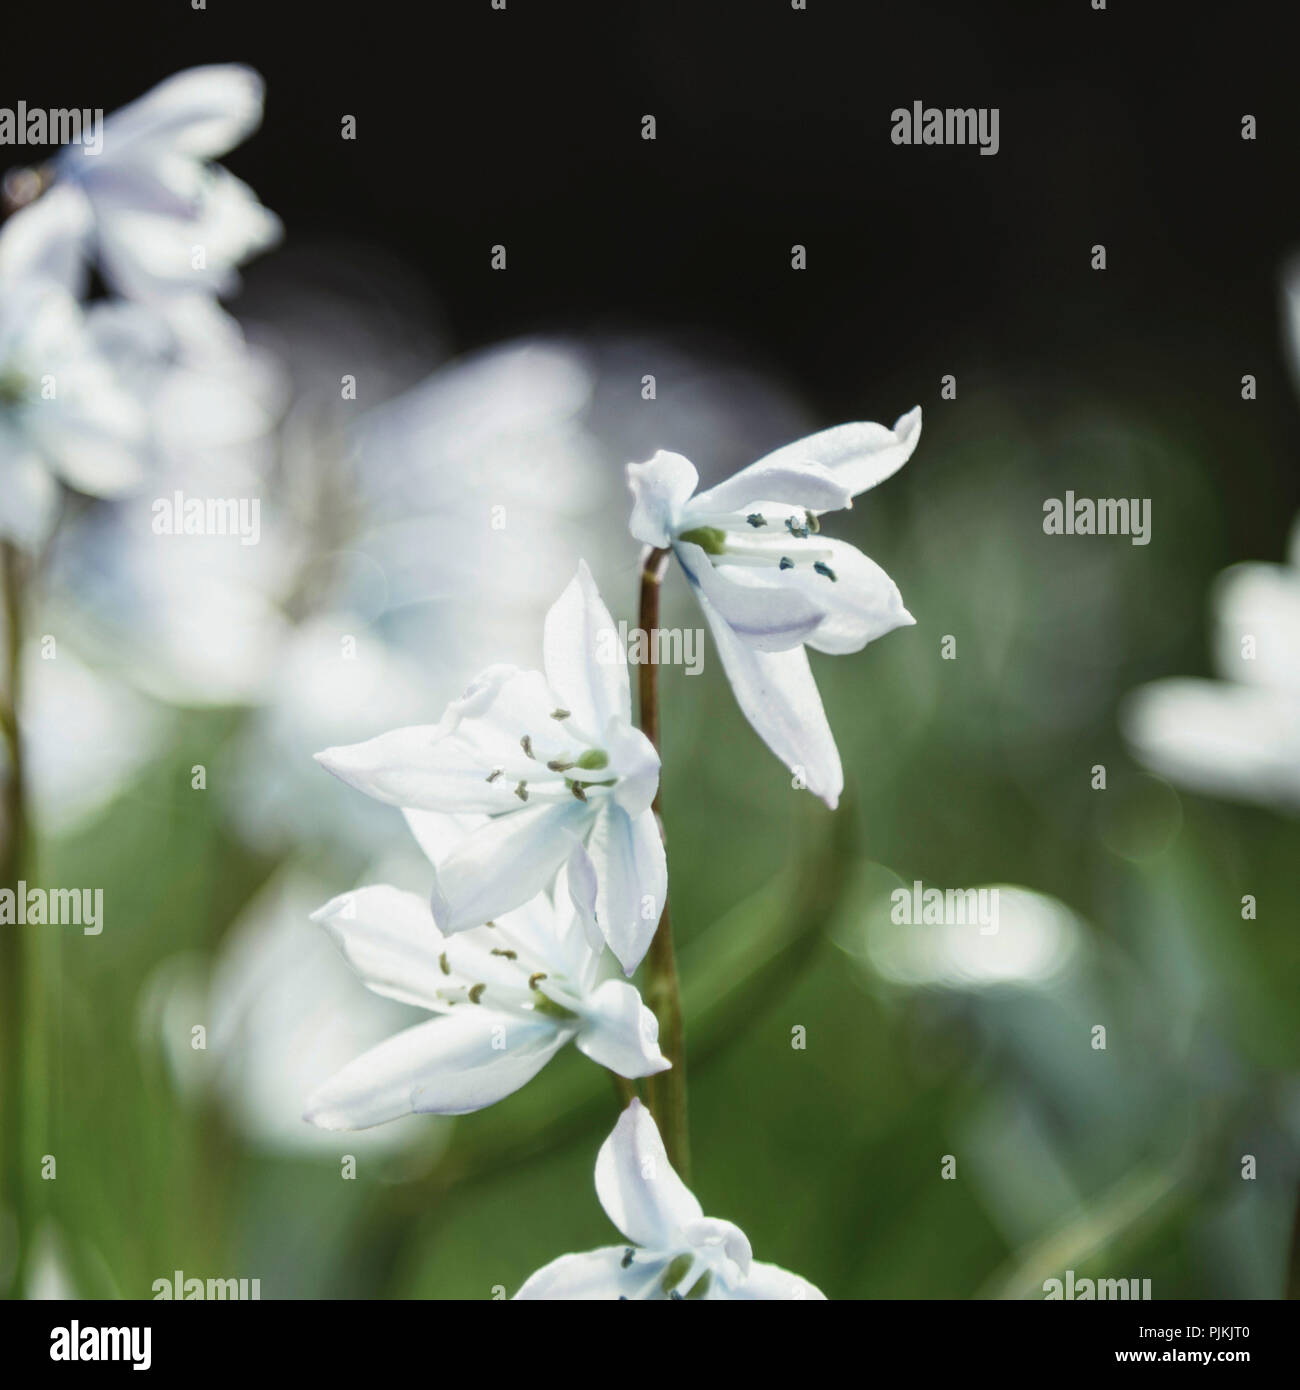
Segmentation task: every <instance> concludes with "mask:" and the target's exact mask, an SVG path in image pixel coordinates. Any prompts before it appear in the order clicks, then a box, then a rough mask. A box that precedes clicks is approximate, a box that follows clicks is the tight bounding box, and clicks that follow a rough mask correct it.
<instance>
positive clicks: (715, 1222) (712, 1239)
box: [682, 1216, 754, 1283]
mask: <svg viewBox="0 0 1300 1390" xmlns="http://www.w3.org/2000/svg"><path fill="white" fill-rule="evenodd" d="M682 1234H683V1235H684V1236H685V1237H686V1242H687V1244H688V1245H690V1247H691V1248H692V1249H694V1250H701V1251H704V1252H706V1253H705V1261H706V1263H708V1264H709V1265H710V1266H711V1267H713V1268H714V1269H721V1270H722V1271H723V1272H724V1278H725V1279H726V1280H727V1282H728V1283H731V1282H736V1281H739V1280H741V1279H744V1277H745V1276H746V1275H747V1274H748V1273H749V1267H750V1264H751V1263H752V1261H753V1258H754V1252H753V1250H752V1249H751V1248H750V1244H749V1237H748V1236H747V1235H746V1234H745V1233H744V1231H742V1230H741V1229H740V1227H739V1226H737V1225H736V1224H735V1223H734V1222H731V1221H721V1220H719V1219H718V1218H717V1217H716V1216H702V1217H701V1218H700V1219H699V1220H698V1221H688V1222H687V1223H686V1225H685V1226H683V1227H682ZM715 1251H718V1252H721V1255H722V1259H721V1260H719V1259H718V1258H717V1255H715V1254H714V1253H713V1252H715Z"/></svg>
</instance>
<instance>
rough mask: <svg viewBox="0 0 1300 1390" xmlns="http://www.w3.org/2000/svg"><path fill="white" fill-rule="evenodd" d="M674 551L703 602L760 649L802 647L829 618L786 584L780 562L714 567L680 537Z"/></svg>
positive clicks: (817, 605)
mask: <svg viewBox="0 0 1300 1390" xmlns="http://www.w3.org/2000/svg"><path fill="white" fill-rule="evenodd" d="M675 549H676V552H677V558H678V560H679V561H680V562H681V566H682V570H683V572H684V573H685V575H686V577H687V579H689V580H690V581H691V583H692V585H694V587H695V589H696V591H697V593H698V594H699V595H700V601H701V603H704V602H706V601H707V603H708V604H710V605H712V607H713V608H714V609H715V610H716V611H717V613H718V614H719V615H720V616H721V617H722V618H723V619H724V620H725V621H726V623H727V625H728V626H729V627H730V628H731V630H732V632H733V633H734V634H735V635H736V637H737V638H738V639H739V640H740V641H743V642H744V643H745V644H746V645H747V646H751V647H753V648H755V649H756V650H757V651H763V652H780V651H787V650H788V649H789V648H791V647H796V646H798V645H799V644H800V643H801V642H803V641H805V640H806V639H807V638H808V637H809V636H810V635H811V634H812V633H814V632H815V631H816V630H817V626H818V624H819V623H820V622H821V621H822V619H823V617H824V616H825V610H824V609H823V608H822V606H821V605H820V604H819V603H814V602H813V601H812V599H810V598H809V597H808V596H807V595H806V594H804V593H802V592H801V591H800V590H799V589H797V588H794V587H793V586H791V585H788V584H786V583H784V582H783V578H784V576H783V575H782V572H781V571H780V570H778V569H776V568H775V566H773V567H772V568H771V569H767V568H763V569H742V568H741V567H739V566H735V565H731V566H728V565H726V564H725V563H724V565H723V566H722V567H721V568H718V569H715V568H714V567H713V564H712V562H711V561H710V560H709V557H708V556H707V555H706V554H705V553H704V551H703V550H702V549H701V548H700V547H699V546H698V545H694V544H692V543H691V542H690V541H678V542H677V545H676V547H675ZM787 573H788V571H787ZM828 582H829V581H828Z"/></svg>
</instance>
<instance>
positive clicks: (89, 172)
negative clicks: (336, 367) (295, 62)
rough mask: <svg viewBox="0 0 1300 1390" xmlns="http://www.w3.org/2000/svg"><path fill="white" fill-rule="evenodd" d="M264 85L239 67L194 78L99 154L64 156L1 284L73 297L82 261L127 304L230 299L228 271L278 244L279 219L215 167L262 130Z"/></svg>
mask: <svg viewBox="0 0 1300 1390" xmlns="http://www.w3.org/2000/svg"><path fill="white" fill-rule="evenodd" d="M262 99H263V84H262V79H261V78H260V77H259V76H258V74H257V73H255V72H254V71H253V70H252V69H251V68H247V67H243V66H242V65H240V64H237V63H223V64H213V65H210V66H207V67H197V68H189V69H187V70H186V71H184V72H179V73H176V74H175V75H174V76H172V77H169V78H167V79H166V80H165V81H163V82H160V83H159V84H158V86H156V87H155V88H153V90H152V91H150V92H147V93H146V94H145V95H144V96H142V97H140V98H139V99H138V100H137V101H134V102H132V103H131V104H130V105H129V106H125V107H123V108H122V110H120V111H117V112H115V113H114V114H113V115H111V116H110V117H109V118H108V119H107V120H106V121H105V122H104V128H103V132H102V148H101V149H100V150H99V151H98V152H91V151H90V150H88V149H86V148H84V147H81V146H69V147H68V148H67V149H65V150H64V151H62V152H61V153H60V154H59V155H58V156H56V158H55V159H54V160H53V162H52V167H51V169H50V170H49V171H44V172H43V177H45V175H46V174H48V175H51V176H52V179H53V182H52V185H51V186H50V187H49V189H48V191H46V192H44V193H42V194H41V195H40V196H38V197H37V198H36V200H35V201H34V202H33V203H31V204H30V205H29V206H27V207H25V208H22V209H21V210H20V211H19V212H17V213H16V214H15V215H14V217H13V218H12V219H11V224H12V226H13V229H14V235H13V238H12V239H11V240H10V242H9V245H8V247H7V248H6V250H7V253H8V254H7V255H0V272H2V273H6V274H11V273H14V272H15V271H18V270H25V271H27V272H29V273H30V272H37V273H41V274H45V275H52V276H55V277H56V278H58V279H60V280H62V281H63V282H64V283H65V284H66V285H67V287H68V288H69V289H71V290H73V291H74V292H79V291H80V289H81V287H82V285H83V283H84V277H85V268H86V264H87V262H88V261H91V260H93V261H96V262H97V263H98V265H99V267H100V270H101V272H102V274H103V276H104V279H105V281H106V282H107V283H108V285H109V286H110V287H111V288H112V289H114V290H116V291H117V292H118V293H119V294H122V295H124V296H126V297H127V298H130V299H138V300H143V301H147V302H150V303H160V302H162V301H166V300H170V299H173V298H174V297H175V296H177V295H185V294H194V293H200V294H215V295H224V294H228V293H230V292H231V291H232V290H233V289H235V288H236V286H237V284H238V276H237V273H236V270H235V267H236V266H238V265H239V264H241V263H242V262H243V261H245V260H247V259H248V258H249V257H250V256H252V255H254V254H256V253H257V252H259V251H263V250H265V249H266V248H267V247H269V246H272V245H274V244H275V242H276V241H278V240H279V238H280V234H281V227H280V222H279V219H278V218H277V217H276V216H275V215H274V213H271V212H269V211H268V210H267V209H266V208H264V207H263V206H262V205H261V203H259V202H258V200H257V196H256V194H254V193H253V191H252V190H251V189H250V188H249V187H248V186H247V185H246V184H244V183H242V182H241V181H240V180H239V179H237V178H235V177H234V175H233V174H231V173H229V172H228V171H227V170H225V169H223V168H222V167H221V165H219V164H216V163H214V162H213V161H215V160H216V159H217V158H218V156H220V155H223V154H225V153H226V152H227V151H228V150H230V149H232V148H233V147H234V146H235V145H237V144H239V143H240V141H242V140H244V139H245V138H246V137H247V136H248V135H249V134H251V132H252V131H254V130H255V129H256V128H257V126H258V125H259V124H260V123H261V119H262Z"/></svg>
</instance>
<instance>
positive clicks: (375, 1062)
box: [304, 1004, 571, 1129]
mask: <svg viewBox="0 0 1300 1390" xmlns="http://www.w3.org/2000/svg"><path fill="white" fill-rule="evenodd" d="M570 1036H571V1033H570V1032H569V1031H567V1030H564V1031H561V1030H557V1029H556V1027H555V1025H554V1024H553V1023H552V1022H551V1021H550V1020H549V1019H542V1020H538V1021H533V1020H521V1019H519V1018H517V1017H515V1016H514V1015H513V1014H505V1013H498V1012H496V1010H494V1009H489V1008H484V1007H482V1006H480V1005H474V1004H466V1005H464V1006H463V1007H462V1008H459V1009H457V1010H456V1012H455V1013H452V1014H448V1015H447V1016H446V1017H443V1018H434V1019H430V1020H429V1021H428V1022H426V1023H418V1024H416V1026H415V1027H414V1028H408V1029H406V1030H405V1032H402V1033H398V1034H397V1035H396V1036H394V1037H391V1038H388V1039H387V1040H386V1041H384V1042H382V1043H380V1044H379V1046H378V1047H372V1048H371V1049H370V1051H369V1052H363V1053H362V1054H361V1056H360V1057H358V1058H357V1059H356V1060H355V1061H352V1062H349V1063H348V1065H347V1066H346V1067H344V1068H343V1070H342V1071H340V1072H337V1073H336V1074H335V1075H334V1076H333V1077H331V1078H330V1080H328V1081H327V1082H325V1084H324V1085H323V1086H321V1087H319V1088H318V1089H317V1090H316V1091H315V1092H314V1094H313V1095H312V1096H311V1098H310V1100H308V1102H307V1110H306V1114H305V1116H304V1118H305V1119H307V1120H309V1121H310V1122H311V1123H312V1124H314V1125H319V1126H320V1128H321V1129H368V1128H370V1126H371V1125H378V1124H383V1123H384V1122H385V1121H386V1120H395V1119H398V1118H399V1117H400V1116H402V1115H410V1114H413V1113H414V1114H419V1115H466V1114H469V1112H470V1111H472V1110H482V1109H483V1107H484V1106H487V1105H492V1104H494V1103H495V1102H496V1101H498V1100H501V1099H502V1098H503V1097H504V1096H508V1095H510V1094H511V1093H512V1092H514V1091H517V1090H518V1089H519V1088H520V1087H521V1086H522V1085H524V1084H525V1083H526V1082H528V1081H530V1080H532V1078H533V1077H534V1076H536V1075H537V1073H538V1072H539V1071H541V1069H542V1068H543V1067H544V1066H545V1065H546V1063H547V1062H549V1061H550V1060H551V1058H552V1057H553V1056H554V1055H555V1053H556V1052H557V1051H558V1050H559V1049H560V1048H561V1047H563V1045H564V1044H565V1043H566V1042H567V1041H568V1039H569V1037H570ZM502 1042H504V1046H502Z"/></svg>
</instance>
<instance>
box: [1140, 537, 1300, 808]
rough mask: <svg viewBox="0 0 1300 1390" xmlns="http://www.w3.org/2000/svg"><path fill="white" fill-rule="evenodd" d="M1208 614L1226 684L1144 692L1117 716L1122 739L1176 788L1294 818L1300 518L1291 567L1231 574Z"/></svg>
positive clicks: (1240, 568) (1299, 728)
mask: <svg viewBox="0 0 1300 1390" xmlns="http://www.w3.org/2000/svg"><path fill="white" fill-rule="evenodd" d="M1213 607H1214V615H1215V626H1216V635H1215V665H1216V666H1217V668H1218V670H1219V673H1220V674H1221V675H1222V676H1224V677H1225V678H1226V679H1224V680H1219V681H1213V680H1197V679H1191V678H1181V677H1171V678H1168V679H1165V680H1159V681H1154V682H1152V683H1151V684H1150V685H1144V686H1142V687H1141V688H1140V689H1138V690H1136V691H1134V692H1133V694H1132V695H1130V696H1129V698H1128V700H1127V701H1126V702H1125V705H1124V707H1123V709H1122V711H1121V722H1122V725H1123V729H1124V733H1125V736H1126V737H1127V739H1128V741H1129V743H1130V744H1131V745H1132V747H1133V749H1134V751H1135V752H1136V753H1137V755H1138V757H1139V758H1141V760H1142V761H1143V762H1144V763H1146V764H1147V766H1148V767H1151V768H1153V769H1154V770H1155V771H1156V772H1158V773H1160V774H1162V775H1163V776H1165V777H1168V778H1170V779H1171V780H1172V781H1174V782H1177V783H1179V784H1180V785H1183V786H1187V787H1190V788H1192V789H1193V790H1195V791H1200V792H1205V793H1208V794H1209V795H1211V796H1224V797H1230V798H1232V799H1234V800H1238V801H1247V802H1255V803H1259V804H1261V805H1265V806H1271V807H1274V808H1276V809H1279V810H1283V811H1287V812H1289V813H1291V814H1293V815H1294V814H1296V813H1300V519H1297V521H1296V523H1295V525H1294V526H1293V528H1292V532H1291V543H1290V564H1288V565H1269V564H1259V563H1249V564H1240V565H1234V566H1232V568H1230V569H1228V570H1226V571H1225V572H1224V573H1223V574H1222V575H1220V576H1219V579H1218V582H1217V584H1216V586H1215V594H1214V603H1213Z"/></svg>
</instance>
